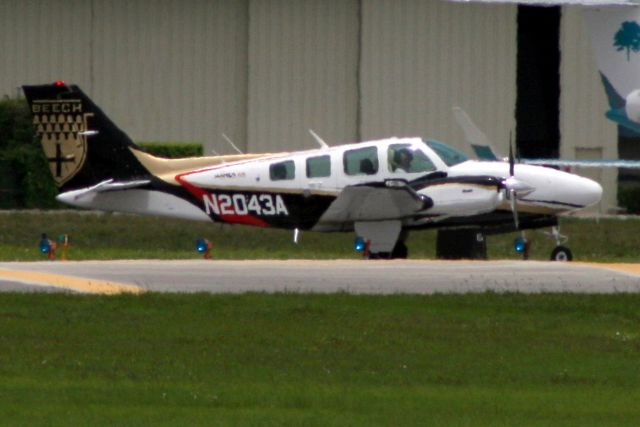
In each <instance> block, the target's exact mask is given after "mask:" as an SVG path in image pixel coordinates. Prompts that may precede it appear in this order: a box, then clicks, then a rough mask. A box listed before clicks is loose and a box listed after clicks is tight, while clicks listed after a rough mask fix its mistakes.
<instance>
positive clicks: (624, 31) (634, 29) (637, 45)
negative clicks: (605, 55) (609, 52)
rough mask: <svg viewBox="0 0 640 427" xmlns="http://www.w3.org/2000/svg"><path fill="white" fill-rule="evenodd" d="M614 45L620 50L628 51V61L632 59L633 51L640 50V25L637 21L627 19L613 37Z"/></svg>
mask: <svg viewBox="0 0 640 427" xmlns="http://www.w3.org/2000/svg"><path fill="white" fill-rule="evenodd" d="M613 46H614V47H615V48H616V50H617V51H618V52H622V51H623V50H624V51H626V53H627V61H630V60H631V57H630V54H631V51H634V52H636V53H637V52H639V51H640V25H638V23H637V22H635V21H625V22H623V23H622V26H621V27H620V29H619V30H618V32H617V33H616V35H615V36H614V38H613Z"/></svg>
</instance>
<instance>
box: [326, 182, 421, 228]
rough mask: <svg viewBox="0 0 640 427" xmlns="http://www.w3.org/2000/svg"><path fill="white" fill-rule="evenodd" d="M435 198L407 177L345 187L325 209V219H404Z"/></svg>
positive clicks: (331, 220)
mask: <svg viewBox="0 0 640 427" xmlns="http://www.w3.org/2000/svg"><path fill="white" fill-rule="evenodd" d="M431 206H433V201H432V200H431V199H430V198H429V197H426V196H424V195H421V194H418V193H417V192H416V191H415V190H414V189H413V188H411V187H410V186H409V185H408V184H407V183H406V182H405V181H397V180H387V181H385V182H383V183H368V184H360V185H352V186H348V187H345V188H344V190H342V192H341V193H340V194H339V195H338V197H337V198H336V200H335V201H334V202H333V203H332V204H331V206H329V209H327V211H326V212H325V213H324V215H323V217H322V219H321V221H322V222H356V221H384V220H389V219H403V218H408V217H411V216H414V215H415V214H416V213H418V212H420V211H423V210H426V209H429V208H430V207H431Z"/></svg>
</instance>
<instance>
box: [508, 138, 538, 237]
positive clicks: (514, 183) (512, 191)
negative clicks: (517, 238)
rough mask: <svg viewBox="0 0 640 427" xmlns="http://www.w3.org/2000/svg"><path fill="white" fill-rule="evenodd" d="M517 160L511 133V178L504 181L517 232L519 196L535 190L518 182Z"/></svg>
mask: <svg viewBox="0 0 640 427" xmlns="http://www.w3.org/2000/svg"><path fill="white" fill-rule="evenodd" d="M515 169H516V167H515V158H514V156H513V144H512V142H511V133H509V177H508V178H507V179H505V180H504V181H503V183H504V188H505V190H506V191H507V193H508V196H509V202H510V203H511V213H512V214H513V222H514V224H515V226H516V230H517V229H519V228H520V221H519V219H518V195H520V196H526V195H527V194H529V193H531V192H532V191H533V190H535V188H534V187H532V186H530V185H529V184H527V183H525V182H523V181H520V180H518V179H517V178H516V177H515Z"/></svg>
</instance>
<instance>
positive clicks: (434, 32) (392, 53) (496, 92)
mask: <svg viewBox="0 0 640 427" xmlns="http://www.w3.org/2000/svg"><path fill="white" fill-rule="evenodd" d="M516 10H517V8H516V7H515V6H512V5H500V6H493V5H478V4H461V3H449V2H443V1H436V0H431V1H421V0H401V1H397V0H370V1H366V2H364V3H363V37H362V39H363V43H362V49H363V50H362V66H361V70H362V71H361V75H362V102H361V107H362V136H363V137H364V138H377V137H381V136H390V135H396V136H404V135H412V136H430V137H434V138H437V139H441V140H444V141H448V142H452V143H455V145H457V146H458V147H460V148H465V149H466V148H467V147H466V146H465V144H464V139H463V133H462V132H461V131H460V129H459V128H458V126H457V125H456V123H455V121H454V118H453V115H452V113H451V109H452V107H453V106H456V105H457V106H460V107H462V108H463V109H464V110H465V111H467V113H468V114H469V115H470V116H471V117H472V118H473V119H474V120H475V121H476V123H477V124H478V125H479V126H481V127H482V128H483V129H484V131H485V133H486V134H487V136H488V137H489V138H490V139H492V140H493V141H494V143H495V145H496V148H498V149H499V150H502V152H503V153H506V149H507V147H508V141H509V131H510V130H511V129H515V121H514V120H515V118H514V106H515V97H516V47H517V46H516V31H517V28H516Z"/></svg>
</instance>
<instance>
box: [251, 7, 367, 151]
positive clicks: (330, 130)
mask: <svg viewBox="0 0 640 427" xmlns="http://www.w3.org/2000/svg"><path fill="white" fill-rule="evenodd" d="M249 13H250V17H251V18H250V31H249V34H250V35H249V117H248V129H249V131H248V132H249V141H250V143H249V146H250V148H251V149H252V150H254V151H258V152H260V151H270V150H275V149H280V150H283V149H284V150H294V149H304V148H315V147H317V145H316V143H315V142H314V141H313V139H312V138H311V136H310V135H309V133H308V131H307V129H309V128H312V129H314V130H315V131H316V132H317V133H319V134H320V135H321V136H322V137H323V138H324V139H325V140H326V141H327V142H328V143H330V144H331V143H338V142H345V141H354V140H355V139H356V135H357V128H356V116H357V105H358V104H357V84H358V82H357V66H358V26H359V23H358V1H357V0H301V1H290V0H273V1H259V0H258V1H252V2H251V8H250V12H249Z"/></svg>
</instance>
